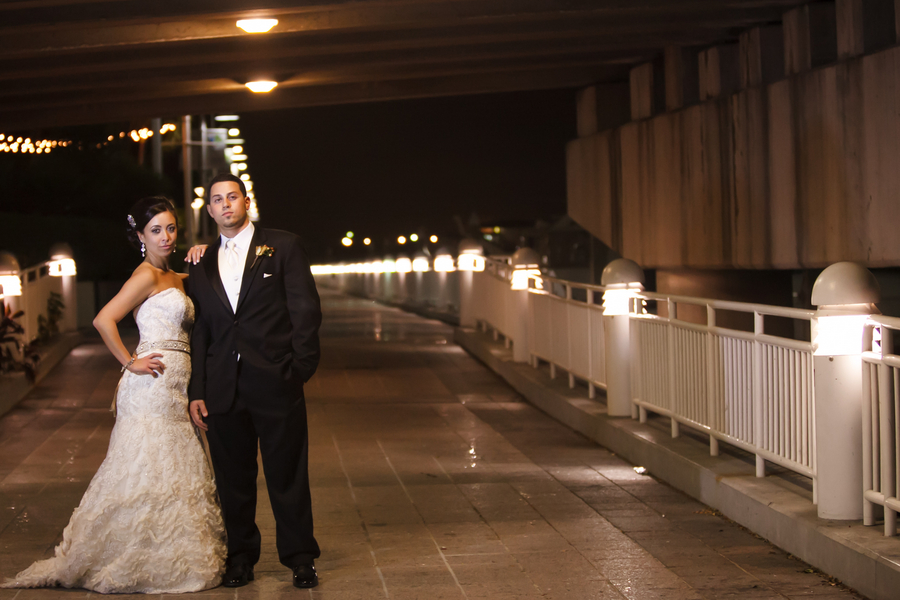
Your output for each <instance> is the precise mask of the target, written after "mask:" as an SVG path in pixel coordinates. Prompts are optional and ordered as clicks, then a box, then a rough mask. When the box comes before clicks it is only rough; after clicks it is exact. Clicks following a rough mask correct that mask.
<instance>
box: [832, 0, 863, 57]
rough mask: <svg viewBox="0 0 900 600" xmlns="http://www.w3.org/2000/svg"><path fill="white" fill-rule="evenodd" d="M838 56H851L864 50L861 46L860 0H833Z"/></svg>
mask: <svg viewBox="0 0 900 600" xmlns="http://www.w3.org/2000/svg"><path fill="white" fill-rule="evenodd" d="M834 6H835V19H836V26H837V55H838V58H839V59H841V58H852V57H854V56H859V55H860V54H862V53H863V52H865V48H864V46H863V2H862V0H835V3H834Z"/></svg>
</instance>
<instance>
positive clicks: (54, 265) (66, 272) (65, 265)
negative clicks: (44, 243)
mask: <svg viewBox="0 0 900 600" xmlns="http://www.w3.org/2000/svg"><path fill="white" fill-rule="evenodd" d="M47 268H48V269H49V274H50V275H51V276H52V277H71V276H74V275H77V274H78V271H77V269H76V268H75V261H74V260H73V259H72V247H71V246H70V245H68V244H66V243H65V242H60V243H58V244H53V245H52V246H51V247H50V262H49V263H47Z"/></svg>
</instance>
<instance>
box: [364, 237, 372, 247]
mask: <svg viewBox="0 0 900 600" xmlns="http://www.w3.org/2000/svg"><path fill="white" fill-rule="evenodd" d="M371 243H372V240H371V239H369V238H366V239H364V240H363V244H364V245H366V246H368V245H369V244H371Z"/></svg>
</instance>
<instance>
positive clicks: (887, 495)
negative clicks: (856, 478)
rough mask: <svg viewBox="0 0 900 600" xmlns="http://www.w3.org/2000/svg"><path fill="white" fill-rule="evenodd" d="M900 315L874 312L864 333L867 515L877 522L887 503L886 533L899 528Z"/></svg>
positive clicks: (865, 518)
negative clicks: (897, 341) (897, 344)
mask: <svg viewBox="0 0 900 600" xmlns="http://www.w3.org/2000/svg"><path fill="white" fill-rule="evenodd" d="M895 331H900V319H897V318H890V317H880V316H878V317H876V316H872V317H869V319H868V321H867V322H866V327H865V330H864V335H863V356H862V360H863V395H862V401H863V407H862V417H863V419H862V420H863V425H862V434H863V435H862V437H863V521H864V523H865V524H866V525H874V524H875V506H882V507H884V535H886V536H893V535H896V533H897V512H898V511H900V489H898V486H900V474H898V472H897V468H898V465H900V443H898V440H900V430H898V427H900V420H898V413H900V394H898V391H900V355H897V354H896V353H895V352H894V339H893V338H894V335H893V332H895Z"/></svg>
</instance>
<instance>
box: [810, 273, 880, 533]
mask: <svg viewBox="0 0 900 600" xmlns="http://www.w3.org/2000/svg"><path fill="white" fill-rule="evenodd" d="M880 299H881V291H880V288H879V286H878V282H877V281H876V280H875V276H874V275H872V273H871V272H870V271H869V270H868V269H866V268H865V267H863V266H862V265H859V264H857V263H852V262H839V263H835V264H833V265H831V266H830V267H828V268H827V269H825V270H824V271H822V273H821V275H819V277H818V279H816V282H815V284H814V285H813V290H812V303H813V304H814V305H816V307H817V310H816V316H815V318H814V319H813V320H812V323H811V326H812V342H813V369H814V385H815V392H816V395H815V398H816V407H815V410H816V474H817V477H816V479H817V480H816V500H817V504H818V515H819V517H821V518H823V519H840V520H856V519H861V518H862V517H863V494H862V489H863V475H862V472H863V459H862V347H863V325H864V323H865V322H866V319H867V318H868V317H869V315H872V314H879V312H880V311H879V310H878V309H877V308H876V307H875V303H876V302H878V301H879V300H880Z"/></svg>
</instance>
